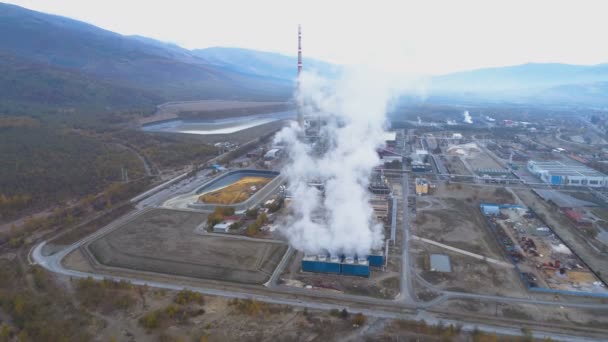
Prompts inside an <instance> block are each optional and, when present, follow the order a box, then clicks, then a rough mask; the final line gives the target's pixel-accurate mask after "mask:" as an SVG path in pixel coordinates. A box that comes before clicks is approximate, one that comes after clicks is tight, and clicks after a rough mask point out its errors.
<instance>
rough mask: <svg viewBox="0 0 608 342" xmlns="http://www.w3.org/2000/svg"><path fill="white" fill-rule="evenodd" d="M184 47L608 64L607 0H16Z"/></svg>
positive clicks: (358, 58)
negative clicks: (299, 48) (300, 40)
mask: <svg viewBox="0 0 608 342" xmlns="http://www.w3.org/2000/svg"><path fill="white" fill-rule="evenodd" d="M8 2H10V3H14V4H17V5H20V6H24V7H27V8H30V9H34V10H39V11H43V12H48V13H53V14H59V15H63V16H67V17H71V18H75V19H79V20H83V21H86V22H89V23H91V24H94V25H97V26H100V27H102V28H105V29H108V30H111V31H115V32H118V33H122V34H127V35H130V34H138V35H143V36H148V37H152V38H156V39H159V40H163V41H170V42H174V43H177V44H178V45H181V46H183V47H186V48H189V49H193V48H205V47H210V46H233V47H244V48H252V49H259V50H267V51H275V52H281V53H285V54H292V55H293V54H295V53H296V47H297V38H296V36H297V25H298V24H299V23H301V24H302V30H303V48H304V56H305V58H306V57H315V58H319V59H324V60H327V61H330V62H334V63H340V64H362V63H366V64H373V65H376V66H380V67H382V68H383V69H385V70H391V71H400V72H411V73H432V74H437V73H445V72H451V71H458V70H467V69H474V68H480V67H488V66H503V65H513V64H521V63H527V62H560V63H572V64H598V63H605V62H608V44H606V39H607V38H606V35H607V33H608V19H607V18H608V1H601V0H598V1H581V0H577V1H574V0H571V1H559V0H552V1H549V0H527V1H519V0H503V1H491V0H479V1H473V0H471V1H467V0H457V1H456V0H447V1H429V0H424V1H423V0H419V1H411V2H410V1H405V0H401V1H378V0H376V1H360V2H359V1H355V0H352V1H336V0H326V1H317V0H301V1H291V0H241V1H235V0H234V1H233V0H217V1H206V0H198V1H194V0H192V1H189V0H171V1H162V0H154V1H152V0H86V1H83V0H52V1H49V0H17V1H8Z"/></svg>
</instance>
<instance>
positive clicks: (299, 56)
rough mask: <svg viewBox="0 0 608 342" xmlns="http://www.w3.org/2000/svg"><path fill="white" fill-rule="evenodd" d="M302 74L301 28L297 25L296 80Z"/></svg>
mask: <svg viewBox="0 0 608 342" xmlns="http://www.w3.org/2000/svg"><path fill="white" fill-rule="evenodd" d="M301 72H302V26H301V25H298V78H299V77H300V73H301Z"/></svg>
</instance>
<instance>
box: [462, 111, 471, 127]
mask: <svg viewBox="0 0 608 342" xmlns="http://www.w3.org/2000/svg"><path fill="white" fill-rule="evenodd" d="M462 115H463V116H464V122H465V123H468V124H472V123H473V119H472V118H471V115H470V114H469V111H468V110H465V111H464V113H463V114H462Z"/></svg>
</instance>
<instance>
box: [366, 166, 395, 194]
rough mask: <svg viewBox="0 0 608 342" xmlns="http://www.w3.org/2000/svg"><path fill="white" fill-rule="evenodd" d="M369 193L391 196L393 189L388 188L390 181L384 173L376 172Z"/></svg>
mask: <svg viewBox="0 0 608 342" xmlns="http://www.w3.org/2000/svg"><path fill="white" fill-rule="evenodd" d="M368 188H369V191H370V192H371V193H372V194H375V195H389V194H390V193H391V188H390V187H389V186H388V180H387V179H386V177H385V176H384V173H383V172H382V171H380V172H378V171H374V172H373V173H372V176H371V179H370V182H369V187H368Z"/></svg>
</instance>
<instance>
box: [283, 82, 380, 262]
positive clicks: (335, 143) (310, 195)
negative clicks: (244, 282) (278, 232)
mask: <svg viewBox="0 0 608 342" xmlns="http://www.w3.org/2000/svg"><path fill="white" fill-rule="evenodd" d="M346 75H347V76H343V77H341V78H340V79H338V80H326V79H323V78H320V77H318V76H316V75H314V74H309V73H304V74H302V77H301V85H300V92H299V94H298V100H299V102H300V104H302V106H301V108H302V110H303V111H304V113H305V115H308V116H309V117H312V118H316V119H317V120H319V121H323V122H324V123H325V124H324V126H323V128H322V129H321V134H320V135H319V136H321V138H320V140H319V143H317V144H316V145H315V144H312V145H311V144H309V143H306V142H304V141H303V140H302V139H300V138H298V137H299V136H301V134H302V129H301V128H300V127H298V125H297V124H293V125H292V126H290V127H287V128H285V129H283V130H282V131H281V132H279V133H278V134H277V136H276V138H275V141H276V142H277V143H283V144H285V145H286V149H287V154H288V156H289V158H290V161H289V164H288V165H287V166H286V167H285V168H284V169H283V171H282V172H283V173H284V174H285V175H286V176H287V179H288V182H289V186H290V190H291V193H292V194H293V201H292V204H291V207H292V209H293V210H292V212H293V216H292V217H290V218H289V222H288V223H287V224H286V225H285V226H284V228H283V233H284V234H285V235H286V236H287V238H288V239H289V242H290V243H291V245H292V246H294V247H295V248H296V249H298V250H301V251H304V252H306V253H311V254H312V253H322V252H325V251H327V252H329V253H331V254H334V255H336V254H340V253H344V254H357V255H360V256H364V255H367V254H368V253H369V252H370V251H371V250H372V249H377V248H380V247H382V243H383V238H384V237H383V228H382V225H380V224H378V223H376V222H374V220H373V211H372V208H371V206H370V204H369V197H370V195H369V193H368V190H367V186H368V184H369V179H370V174H371V171H372V168H373V167H374V166H376V165H378V164H379V163H380V160H379V159H378V155H377V153H376V148H377V147H378V146H381V145H382V144H383V140H382V139H383V134H382V133H383V132H384V127H385V124H386V119H385V113H386V111H387V105H388V103H389V99H390V98H391V92H390V89H391V87H390V86H389V85H390V82H388V81H387V80H383V79H381V78H382V77H378V76H376V75H374V74H372V73H369V72H366V71H363V70H358V71H356V72H350V73H347V74H346ZM379 78H380V79H379ZM313 121H314V119H313ZM310 182H318V183H322V184H324V187H325V191H324V194H323V191H322V190H320V189H318V188H317V187H314V186H310V185H309V183H310Z"/></svg>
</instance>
